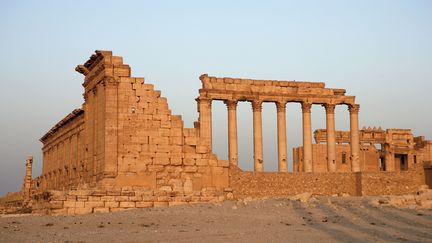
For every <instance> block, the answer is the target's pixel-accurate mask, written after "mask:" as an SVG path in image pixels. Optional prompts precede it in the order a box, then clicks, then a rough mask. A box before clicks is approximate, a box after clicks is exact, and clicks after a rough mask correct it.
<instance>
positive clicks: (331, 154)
mask: <svg viewBox="0 0 432 243" xmlns="http://www.w3.org/2000/svg"><path fill="white" fill-rule="evenodd" d="M262 102H263V101H259V100H256V101H255V100H254V101H252V102H251V103H252V111H253V144H254V156H253V158H254V171H256V172H262V171H263V136H262ZM198 103H199V106H198V107H199V108H198V109H199V112H200V136H201V138H203V139H204V140H205V141H206V143H207V144H208V145H209V146H210V147H211V137H212V136H211V127H212V124H211V100H209V99H198ZM224 103H225V104H226V106H227V110H228V157H229V161H230V163H231V164H234V165H238V143H237V101H236V100H225V101H224ZM323 106H324V108H325V110H326V129H327V167H328V171H329V172H335V171H336V130H335V116H334V111H335V106H336V105H335V104H324V105H323ZM301 107H302V118H303V164H304V172H312V171H313V163H312V160H313V159H312V157H313V156H312V125H311V108H312V103H307V102H302V103H301ZM276 108H277V139H278V171H279V172H287V171H288V168H287V142H286V141H287V138H286V102H276ZM359 108H360V106H359V105H357V104H353V105H348V110H349V113H350V134H351V136H350V137H351V140H350V146H351V165H352V171H353V172H358V171H360V161H359V153H360V140H359V126H358V112H359Z"/></svg>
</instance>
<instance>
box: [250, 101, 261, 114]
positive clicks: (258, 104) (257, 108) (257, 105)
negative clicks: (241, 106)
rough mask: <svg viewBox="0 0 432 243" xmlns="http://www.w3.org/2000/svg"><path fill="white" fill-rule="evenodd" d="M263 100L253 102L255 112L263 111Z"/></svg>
mask: <svg viewBox="0 0 432 243" xmlns="http://www.w3.org/2000/svg"><path fill="white" fill-rule="evenodd" d="M262 103H263V102H262V100H253V101H252V102H251V104H252V111H253V112H261V111H262Z"/></svg>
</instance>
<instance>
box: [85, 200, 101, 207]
mask: <svg viewBox="0 0 432 243" xmlns="http://www.w3.org/2000/svg"><path fill="white" fill-rule="evenodd" d="M104 205H105V204H104V202H102V201H99V202H85V203H84V207H86V208H97V207H104Z"/></svg>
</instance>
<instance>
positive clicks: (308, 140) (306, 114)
mask: <svg viewBox="0 0 432 243" xmlns="http://www.w3.org/2000/svg"><path fill="white" fill-rule="evenodd" d="M311 108H312V104H311V103H305V102H303V103H302V114H303V164H304V166H303V168H304V172H312V131H311V130H312V125H311Z"/></svg>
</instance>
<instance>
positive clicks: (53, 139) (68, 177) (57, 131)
mask: <svg viewBox="0 0 432 243" xmlns="http://www.w3.org/2000/svg"><path fill="white" fill-rule="evenodd" d="M83 130H84V111H83V110H82V109H76V110H74V111H73V112H71V113H70V114H68V115H67V116H66V117H65V118H64V119H62V120H61V121H60V122H58V123H57V124H56V125H55V126H54V127H53V128H52V129H51V130H50V131H49V132H48V133H47V134H45V135H44V136H43V137H42V138H41V141H42V143H43V145H44V146H43V148H42V153H43V163H42V174H41V176H40V177H39V180H38V181H39V182H40V185H39V186H40V188H41V189H62V188H70V187H72V186H76V185H77V184H78V183H79V182H80V181H81V180H84V179H85V178H88V177H89V176H90V175H89V174H88V173H89V171H88V170H87V166H85V164H84V153H85V151H84V149H85V147H84V138H83V134H84V132H83ZM80 179H81V180H80Z"/></svg>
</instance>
